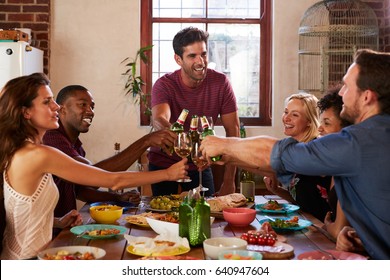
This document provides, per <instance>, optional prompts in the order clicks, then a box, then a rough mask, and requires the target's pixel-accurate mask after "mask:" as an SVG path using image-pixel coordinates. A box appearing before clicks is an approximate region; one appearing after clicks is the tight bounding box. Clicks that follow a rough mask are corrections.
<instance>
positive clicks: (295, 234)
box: [48, 195, 335, 260]
mask: <svg viewBox="0 0 390 280" xmlns="http://www.w3.org/2000/svg"><path fill="white" fill-rule="evenodd" d="M269 199H275V200H277V201H278V202H281V203H284V202H285V201H283V200H282V199H281V198H279V197H276V196H267V195H264V196H262V195H260V196H256V197H255V204H263V203H266V202H267V201H268V200H269ZM140 211H143V210H139V209H138V208H134V209H129V210H128V211H126V212H124V213H123V215H122V217H121V218H120V219H119V220H118V221H117V225H120V226H123V227H125V228H126V233H125V234H129V235H132V236H144V237H152V238H153V237H155V236H157V234H156V233H155V232H154V231H153V230H152V229H151V228H149V227H141V226H138V225H133V224H129V223H128V222H127V221H126V219H125V217H126V216H128V215H134V214H137V213H138V214H139V213H140ZM80 213H81V215H82V216H83V220H84V224H93V223H95V221H94V220H93V219H92V218H91V217H90V215H89V204H85V205H84V206H83V207H82V208H81V209H80ZM288 215H290V216H291V215H293V216H298V217H299V218H300V219H305V220H308V221H310V222H311V223H312V225H311V226H308V227H307V228H304V229H301V230H297V231H288V232H283V233H282V234H281V236H283V237H284V238H285V243H287V244H288V245H291V246H292V247H293V254H291V256H289V257H288V259H297V257H298V256H299V255H300V254H302V253H304V252H309V251H322V250H335V242H334V240H331V237H330V236H328V235H327V233H326V231H324V230H323V229H322V228H321V227H322V226H323V223H322V221H319V220H318V219H316V218H315V217H313V216H312V215H311V214H308V213H305V212H303V211H301V210H298V211H296V212H293V213H291V214H288ZM285 216H286V215H285V214H270V213H263V212H261V211H257V214H256V219H255V220H254V221H253V222H252V223H251V224H250V225H249V226H246V227H234V226H231V225H230V224H228V223H227V222H226V221H225V220H224V219H223V218H222V217H221V216H218V217H217V218H216V219H215V221H214V222H213V224H212V226H211V237H223V236H225V237H241V235H242V234H243V233H245V232H248V231H249V230H258V229H260V228H261V223H260V221H262V220H264V219H266V218H279V217H285ZM80 245H84V246H93V247H99V248H102V249H104V250H105V251H106V255H105V256H104V258H103V259H105V260H135V259H139V258H141V257H140V256H137V255H134V254H131V253H129V252H128V251H127V247H128V245H127V240H126V238H125V237H124V236H123V235H121V236H116V237H114V238H110V239H86V238H83V237H77V236H76V235H75V234H73V233H72V232H71V231H70V229H69V228H66V229H63V230H62V231H61V232H60V233H59V234H58V235H57V236H56V237H55V238H54V239H53V240H52V241H51V243H50V244H49V245H48V248H54V247H62V246H80ZM186 256H188V257H191V258H196V259H201V260H204V259H206V255H205V253H204V250H203V247H202V246H199V247H191V250H190V251H189V252H188V253H186Z"/></svg>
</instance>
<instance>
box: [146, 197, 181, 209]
mask: <svg viewBox="0 0 390 280" xmlns="http://www.w3.org/2000/svg"><path fill="white" fill-rule="evenodd" d="M182 201H183V199H182V198H181V197H180V196H179V195H160V196H154V197H152V200H151V201H150V202H149V205H148V207H147V210H148V211H153V212H160V213H165V212H170V211H174V210H178V209H179V206H180V204H181V203H182Z"/></svg>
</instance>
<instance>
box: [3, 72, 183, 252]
mask: <svg viewBox="0 0 390 280" xmlns="http://www.w3.org/2000/svg"><path fill="white" fill-rule="evenodd" d="M58 110H59V106H58V104H57V103H56V102H55V101H54V100H53V93H52V92H51V89H50V87H49V80H48V79H47V77H46V76H45V75H44V74H40V73H35V74H32V75H29V76H22V77H18V78H15V79H13V80H11V81H9V82H8V83H7V84H6V85H5V86H4V88H3V90H2V92H1V97H0V131H1V134H0V174H1V178H0V179H1V181H2V182H3V184H4V186H3V187H4V202H5V211H6V227H5V231H4V237H3V250H2V252H1V259H29V258H34V257H35V256H36V255H37V253H38V252H39V251H40V250H42V249H44V248H45V246H46V245H47V244H48V243H49V242H50V240H51V237H52V227H53V220H54V219H53V218H54V211H53V210H54V207H55V205H56V204H57V201H58V196H59V195H58V190H57V188H56V185H55V184H54V182H53V178H52V174H54V175H57V176H59V177H61V178H64V179H66V180H69V181H71V182H75V183H78V184H81V185H88V186H101V187H106V188H111V189H113V190H118V189H123V188H125V187H135V186H139V185H144V184H151V183H155V182H159V181H167V180H172V181H175V180H177V179H181V178H185V177H187V176H186V174H187V171H186V168H187V166H186V159H184V160H183V161H180V162H178V163H177V164H175V165H172V166H171V167H170V168H168V169H166V170H160V171H154V172H108V171H105V170H102V169H99V168H96V167H93V166H90V165H86V164H83V163H81V162H78V161H76V160H74V159H72V158H71V157H69V156H67V155H65V154H64V153H62V152H61V151H59V150H57V149H55V148H52V147H49V146H45V145H43V144H42V137H43V135H44V134H45V133H46V131H47V130H49V129H55V128H58Z"/></svg>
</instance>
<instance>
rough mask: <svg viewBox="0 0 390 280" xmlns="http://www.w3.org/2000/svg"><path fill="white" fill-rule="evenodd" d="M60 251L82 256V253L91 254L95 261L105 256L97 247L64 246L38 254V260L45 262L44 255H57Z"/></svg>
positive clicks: (104, 252)
mask: <svg viewBox="0 0 390 280" xmlns="http://www.w3.org/2000/svg"><path fill="white" fill-rule="evenodd" d="M60 251H63V252H65V251H66V252H68V253H70V254H74V253H76V252H80V253H82V254H84V253H87V252H89V253H92V254H93V255H94V257H95V259H96V260H98V259H101V258H103V257H104V256H105V255H106V251H105V250H103V249H101V248H98V247H91V246H64V247H56V248H50V249H46V250H43V251H42V252H40V253H39V254H38V259H39V260H45V259H46V258H45V255H46V254H48V255H52V256H54V255H57V254H58V253H59V252H60Z"/></svg>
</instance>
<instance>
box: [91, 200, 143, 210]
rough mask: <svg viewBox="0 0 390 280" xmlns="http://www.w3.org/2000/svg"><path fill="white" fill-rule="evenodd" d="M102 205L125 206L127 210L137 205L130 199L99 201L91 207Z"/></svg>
mask: <svg viewBox="0 0 390 280" xmlns="http://www.w3.org/2000/svg"><path fill="white" fill-rule="evenodd" d="M100 205H116V206H120V207H122V208H123V211H127V210H129V209H130V208H132V207H137V206H136V205H135V204H134V203H132V202H128V201H99V202H94V203H91V207H93V206H100Z"/></svg>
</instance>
